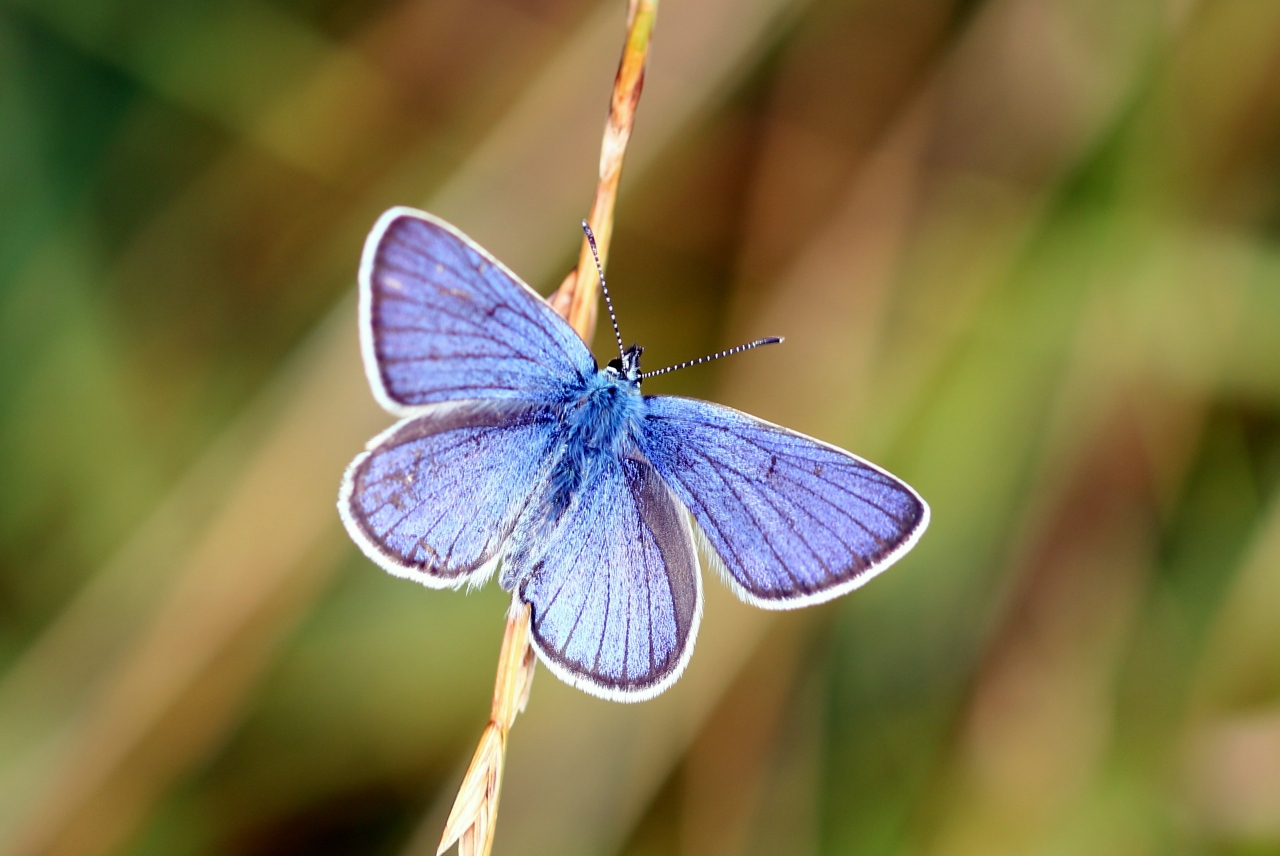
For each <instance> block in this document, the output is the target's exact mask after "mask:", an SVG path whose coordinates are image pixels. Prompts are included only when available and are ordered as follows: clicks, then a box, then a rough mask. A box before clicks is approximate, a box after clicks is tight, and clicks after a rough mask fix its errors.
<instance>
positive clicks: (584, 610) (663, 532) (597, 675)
mask: <svg viewBox="0 0 1280 856" xmlns="http://www.w3.org/2000/svg"><path fill="white" fill-rule="evenodd" d="M519 537H520V536H519V535H517V536H516V538H515V539H513V540H518V539H519ZM525 537H526V538H527V539H528V541H527V542H526V543H523V544H513V545H512V551H513V554H514V555H515V556H516V557H518V558H514V559H513V562H515V563H518V564H519V565H520V567H518V568H516V569H515V570H514V573H513V576H515V577H516V578H517V579H518V582H517V583H516V591H515V596H516V597H517V598H519V599H521V600H523V601H524V602H525V603H528V604H529V605H530V606H531V607H532V625H531V628H532V639H533V644H534V646H535V648H536V649H537V650H538V653H539V655H540V656H541V657H542V660H543V662H544V663H546V665H547V666H548V667H549V668H550V669H551V670H552V671H553V672H555V673H556V674H557V675H558V676H559V677H560V678H562V679H563V680H565V681H567V682H568V683H570V684H573V685H574V686H576V687H578V688H580V689H582V690H585V691H586V692H589V693H591V694H593V695H597V696H600V697H602V698H607V699H612V700H614V701H641V700H643V699H647V698H651V697H653V696H655V695H657V694H658V693H660V692H662V691H663V690H664V689H666V688H667V687H668V686H670V685H671V684H672V683H673V682H674V681H675V680H676V678H678V677H679V676H680V673H681V672H682V671H683V669H684V666H685V664H686V663H687V662H688V659H689V656H690V654H691V653H692V652H693V643H694V639H695V637H696V635H697V630H698V621H699V618H700V616H701V610H702V583H701V578H700V575H699V572H698V560H697V553H696V551H695V549H694V545H693V536H692V532H691V530H690V527H689V523H688V517H687V515H686V514H685V513H684V510H683V509H682V508H681V507H680V505H679V503H678V502H677V501H676V499H675V498H674V497H673V496H672V494H671V491H670V490H669V489H668V488H667V486H666V485H665V484H664V483H663V481H662V479H661V477H659V476H658V474H657V473H656V472H655V471H654V469H653V468H652V467H651V466H650V465H649V463H648V462H646V461H644V460H642V459H639V458H635V457H624V458H621V459H613V458H610V459H609V460H608V461H607V463H605V464H604V465H603V466H602V467H601V468H600V469H599V470H598V471H597V473H596V475H595V477H594V478H593V479H592V480H591V482H590V483H588V484H586V485H584V486H583V487H582V490H581V492H580V494H579V496H578V498H577V500H576V501H575V503H574V504H573V505H572V507H571V508H569V509H568V510H567V511H566V512H565V513H564V514H563V515H562V516H561V517H560V518H559V519H558V520H555V521H552V522H551V523H550V525H549V527H545V528H541V529H540V528H536V527H535V528H532V529H530V530H529V532H528V533H526V535H525ZM505 573H506V572H504V574H505Z"/></svg>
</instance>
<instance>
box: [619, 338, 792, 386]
mask: <svg viewBox="0 0 1280 856" xmlns="http://www.w3.org/2000/svg"><path fill="white" fill-rule="evenodd" d="M781 342H782V337H781V336H766V337H765V338H763V339H756V340H755V341H754V342H747V344H745V345H739V346H738V347H736V348H729V349H728V350H727V351H721V352H720V353H718V354H712V355H711V356H709V357H698V359H696V360H689V361H687V362H683V363H680V364H679V365H675V366H668V367H667V368H665V369H658V370H657V371H656V372H642V373H641V374H640V377H641V378H642V379H643V378H647V377H654V376H655V375H660V374H666V373H667V372H676V371H680V369H687V368H691V367H693V366H700V365H702V364H703V363H709V362H711V361H712V360H718V359H720V358H721V357H732V356H733V355H734V354H741V353H742V352H743V351H750V350H751V349H752V348H758V347H760V346H761V345H777V344H780V343H781Z"/></svg>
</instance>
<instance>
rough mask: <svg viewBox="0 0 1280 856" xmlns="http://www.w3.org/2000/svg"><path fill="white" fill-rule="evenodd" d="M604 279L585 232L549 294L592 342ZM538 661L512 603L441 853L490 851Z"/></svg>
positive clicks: (621, 69) (620, 149)
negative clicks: (484, 713) (506, 770)
mask: <svg viewBox="0 0 1280 856" xmlns="http://www.w3.org/2000/svg"><path fill="white" fill-rule="evenodd" d="M657 14H658V0H631V2H630V5H629V7H628V9H627V41H626V45H625V46H624V47H623V49H622V61H621V62H620V63H619V64H618V73H617V75H616V76H615V77H614V81H613V96H612V97H611V98H610V100H609V118H608V120H607V122H606V123H605V128H604V140H603V141H602V142H601V145H600V180H599V183H598V184H597V186H596V196H595V200H594V201H593V202H592V205H591V215H590V217H588V222H589V223H590V224H591V229H592V231H593V232H594V233H595V237H596V246H597V249H598V250H599V253H600V264H601V265H602V266H603V265H604V264H606V263H607V261H608V258H609V241H610V238H612V237H613V208H614V203H615V202H616V201H617V198H618V180H619V178H621V176H622V158H623V156H624V155H625V154H626V150H627V142H628V141H629V140H630V139H631V128H632V125H633V124H634V122H635V115H636V104H637V103H638V102H639V101H640V90H641V89H642V88H643V86H644V70H645V63H646V61H647V59H648V55H649V37H650V35H651V34H652V33H653V23H654V19H655V18H656V17H657ZM599 291H600V277H599V275H598V274H597V273H596V268H595V262H594V260H593V259H592V257H591V247H590V244H588V242H587V240H586V236H585V235H584V236H583V240H582V249H581V251H580V252H579V254H578V266H577V267H576V268H575V269H574V270H573V271H571V272H570V273H569V275H568V276H567V277H565V280H564V282H563V283H561V285H560V288H559V289H557V290H556V292H555V294H553V295H552V296H551V298H550V303H551V306H552V307H553V308H554V309H555V310H556V311H557V312H558V313H560V315H562V316H563V317H564V318H565V319H566V320H567V321H568V322H569V324H570V325H571V326H572V327H573V329H574V330H575V331H576V332H577V333H578V335H579V336H581V337H582V339H583V341H585V342H590V341H591V335H592V333H594V332H595V327H596V304H597V303H598V301H599ZM536 663H537V658H536V657H535V656H534V653H533V648H532V647H531V646H530V644H529V607H528V605H526V604H517V605H513V606H512V608H511V610H510V611H509V612H508V613H507V625H506V630H505V631H504V633H503V636H502V651H501V653H500V654H499V655H498V675H497V679H496V681H495V683H494V687H493V706H492V708H491V709H490V713H489V724H488V725H487V726H485V729H484V733H483V734H482V735H481V736H480V744H479V745H478V746H477V747H476V752H475V755H474V756H472V758H471V765H470V766H469V767H468V768H467V773H466V775H465V776H463V778H462V785H461V786H460V787H459V788H458V796H457V797H456V798H455V800H454V803H453V809H452V810H451V811H450V812H449V820H448V821H447V822H446V823H445V827H444V833H443V835H442V836H441V838H440V848H439V849H438V850H437V853H444V852H445V851H446V850H448V849H449V848H450V847H451V846H453V844H454V842H457V844H458V856H489V852H490V850H491V849H492V848H493V836H494V831H495V829H496V827H497V820H498V796H499V791H500V790H501V787H502V768H503V764H504V761H505V759H506V754H507V734H508V733H509V732H510V730H511V726H512V725H513V724H514V723H515V719H516V716H517V715H518V714H519V713H520V712H521V711H523V710H524V707H525V704H526V703H527V702H528V700H529V689H530V687H531V686H532V685H533V672H534V667H535V665H536Z"/></svg>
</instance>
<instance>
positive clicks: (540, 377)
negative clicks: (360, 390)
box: [359, 208, 595, 415]
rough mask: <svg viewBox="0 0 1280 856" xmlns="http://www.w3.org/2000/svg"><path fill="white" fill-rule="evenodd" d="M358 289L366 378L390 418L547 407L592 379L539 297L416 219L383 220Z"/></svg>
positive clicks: (471, 248) (462, 238)
mask: <svg viewBox="0 0 1280 856" xmlns="http://www.w3.org/2000/svg"><path fill="white" fill-rule="evenodd" d="M359 279H360V339H361V348H362V350H363V353H364V361H365V370H366V372H367V373H368V376H369V383H370V385H371V386H372V387H373V391H374V395H375V396H377V398H378V401H379V403H381V404H382V405H383V407H385V408H386V409H387V410H389V411H391V412H392V413H396V414H399V415H410V414H412V413H416V412H418V411H420V410H421V409H422V408H424V407H427V406H431V405H434V404H438V403H440V402H449V401H462V400H481V399H482V400H494V399H503V400H511V401H526V402H531V401H543V402H545V401H548V400H551V399H554V398H555V397H556V396H557V395H558V394H559V392H560V390H561V389H562V388H563V387H564V385H565V384H572V383H575V382H580V381H581V379H582V378H584V377H586V376H587V375H588V374H589V373H592V372H594V371H595V362H594V361H593V360H592V358H591V352H590V351H589V350H588V349H587V346H586V345H585V344H584V343H583V342H582V340H581V339H580V338H578V335H577V334H576V333H574V332H573V329H572V328H571V327H570V326H569V325H568V324H567V323H565V321H564V319H562V318H561V317H560V316H558V315H557V314H556V313H555V312H554V311H553V310H552V309H551V307H550V306H548V305H547V303H546V302H545V301H544V300H543V299H542V298H541V297H539V296H538V295H537V294H536V293H535V292H534V291H533V290H532V289H531V288H529V286H527V285H525V284H524V283H523V282H521V281H520V279H519V278H517V277H516V275H515V274H513V273H512V272H511V271H509V270H508V269H507V268H506V267H505V266H504V265H503V264H502V263H501V262H499V261H498V260H497V259H495V258H494V257H493V256H491V255H490V254H489V253H488V252H487V251H485V250H484V248H482V247H480V246H479V245H478V244H476V243H475V242H474V241H472V240H471V239H470V238H468V237H467V236H466V235H463V234H462V233H461V232H459V231H458V230H457V229H455V228H454V227H453V226H451V225H449V224H448V223H445V222H444V221H443V220H440V219H438V218H436V217H433V216H431V215H430V214H427V213H425V212H423V211H415V210H414V209H411V208H393V209H391V210H390V211H388V212H386V213H385V214H383V215H382V217H381V218H380V219H379V220H378V222H377V224H376V225H375V226H374V228H373V231H372V232H371V233H370V234H369V238H368V240H367V241H366V242H365V249H364V255H363V257H362V258H361V261H360V275H359Z"/></svg>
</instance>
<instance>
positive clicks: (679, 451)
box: [338, 208, 929, 702]
mask: <svg viewBox="0 0 1280 856" xmlns="http://www.w3.org/2000/svg"><path fill="white" fill-rule="evenodd" d="M584 228H585V224H584ZM587 235H588V238H592V236H591V233H590V230H589V229H587ZM591 244H592V249H593V250H594V249H595V246H594V239H593V238H592V240H591ZM598 264H599V260H598V257H597V265H598ZM600 279H601V284H602V286H604V276H603V272H601V277H600ZM359 285H360V307H359V310H360V342H361V349H362V353H363V357H364V365H365V370H366V373H367V374H368V377H369V384H370V386H371V387H372V389H373V394H374V396H375V397H376V398H377V400H378V402H379V403H380V404H381V405H382V406H383V407H384V408H386V409H387V410H388V411H390V412H391V413H392V414H394V415H395V416H398V417H401V419H400V421H399V422H397V423H396V424H394V425H392V426H391V427H390V428H388V429H387V430H386V431H384V432H383V433H382V434H380V435H378V436H377V437H375V438H374V439H373V440H372V441H370V442H369V444H368V447H367V450H366V451H365V452H364V453H362V454H360V455H359V456H358V457H357V458H356V459H355V460H354V461H353V462H352V463H351V465H350V467H349V468H348V469H347V471H346V474H345V476H344V477H343V481H342V487H341V491H340V493H339V499H338V510H339V512H340V514H341V516H342V520H343V523H344V524H345V525H346V528H347V531H348V532H349V533H350V534H351V537H352V538H353V539H354V540H355V542H356V543H357V544H358V545H359V546H360V548H361V550H362V551H363V552H364V553H365V555H367V556H368V557H369V558H370V559H372V560H373V561H374V562H376V563H377V564H378V565H380V566H382V567H383V568H385V569H386V570H387V571H389V572H391V573H392V574H395V575H396V576H399V577H405V578H407V579H411V580H415V581H417V582H419V583H422V584H423V585H426V586H428V587H431V588H457V587H460V586H463V585H467V586H479V585H482V584H483V583H485V582H486V581H487V580H488V579H489V578H490V577H491V576H492V575H493V574H494V572H495V571H496V570H497V569H498V567H499V565H500V566H501V572H500V574H499V583H500V584H501V586H502V588H503V589H504V590H507V591H510V592H511V593H512V597H513V601H514V603H517V604H519V603H523V604H528V606H529V607H530V610H531V613H530V638H531V643H532V645H533V647H534V649H535V650H536V651H537V653H538V656H539V658H540V659H541V660H542V662H543V663H544V664H545V665H546V666H547V668H549V669H550V670H551V671H552V672H553V673H554V674H555V675H557V676H558V677H559V678H561V679H562V680H564V681H566V682H568V683H569V684H572V685H573V686H575V687H578V688H580V689H582V690H584V691H586V692H588V693H591V694H593V695H596V696H600V697H602V698H606V699H612V700H615V701H628V702H630V701H640V700H643V699H647V698H651V697H653V696H656V695H657V694H659V693H661V692H662V691H663V690H665V689H666V688H667V687H669V686H671V685H672V684H673V683H674V682H675V681H676V679H677V678H679V677H680V674H681V672H682V671H683V670H684V668H685V665H686V664H687V663H688V662H689V657H690V655H691V654H692V653H693V646H694V640H695V638H696V637H697V633H698V623H699V620H700V618H701V614H702V598H703V595H702V578H701V572H700V570H699V565H698V551H697V549H696V547H695V545H696V544H697V543H699V542H700V543H701V545H702V547H703V550H702V552H703V554H704V555H706V556H707V557H708V558H709V560H710V561H711V563H712V564H713V565H714V566H716V567H717V569H718V570H719V571H720V574H721V576H722V577H723V578H724V580H725V581H726V582H727V583H728V585H729V586H730V588H732V589H733V591H734V592H735V593H736V594H737V595H738V596H739V597H740V598H741V599H742V600H744V601H746V602H747V603H749V604H754V605H755V606H759V607H763V608H765V609H792V608H795V607H800V606H806V605H809V604H815V603H821V602H823V601H827V600H830V599H832V598H835V597H838V596H840V595H842V594H845V593H846V592H849V591H851V590H853V589H855V588H858V587H859V586H861V585H863V584H864V583H866V582H867V581H868V580H870V579H871V578H872V577H874V576H875V575H876V574H878V573H880V572H881V571H883V570H884V569H885V568H887V567H889V565H891V564H893V563H894V562H895V561H897V560H898V559H899V558H901V557H902V556H903V555H904V554H905V553H906V552H907V551H908V550H910V549H911V548H912V547H913V546H914V545H915V543H916V541H917V540H919V538H920V536H921V534H922V533H923V532H924V530H925V527H926V526H927V525H928V522H929V506H928V505H927V504H926V503H925V501H924V500H923V499H922V498H921V497H920V495H919V494H917V493H916V492H915V491H914V490H912V489H911V488H910V487H909V486H908V485H907V484H905V483H904V482H902V481H900V480H899V479H897V478H895V477H894V476H892V475H890V474H889V473H887V472H886V471H884V470H883V469H881V468H880V467H877V466H875V465H874V464H871V463H869V462H867V461H864V460H863V459H861V458H859V457H857V456H855V455H852V454H850V453H848V452H846V451H844V450H842V449H839V448H836V447H835V446H832V445H829V444H827V443H823V442H821V441H819V440H814V439H812V438H810V437H806V436H804V435H802V434H798V433H796V432H794V431H790V430H788V429H786V428H782V427H779V426H777V425H773V424H771V423H769V422H765V421H764V420H761V419H757V418H755V417H753V416H749V415H747V414H745V413H742V412H739V411H737V410H732V409H730V408H728V407H723V406H721V405H718V404H712V403H710V402H707V401H700V400H697V399H690V398H680V397H676V396H668V395H657V396H648V395H644V394H642V393H641V385H642V382H643V381H644V379H645V378H646V377H651V376H653V375H654V374H660V373H661V372H648V373H646V372H642V371H641V369H640V357H641V353H642V349H641V348H640V347H638V346H635V345H632V346H631V347H629V348H623V347H622V337H621V334H620V333H619V332H618V324H617V320H616V317H615V316H614V314H613V306H612V303H611V302H608V288H607V286H604V287H603V291H604V295H605V298H606V301H607V302H608V308H609V316H610V319H611V320H612V321H613V327H614V333H615V336H616V338H617V340H618V350H619V357H618V358H617V359H615V360H612V361H610V362H609V363H608V364H607V365H606V366H604V367H603V368H600V367H599V365H598V364H597V363H596V361H595V359H594V358H593V357H592V355H591V351H590V350H589V349H588V347H587V345H586V344H585V343H584V342H583V341H582V339H581V338H579V337H578V335H577V334H576V333H575V332H574V330H573V329H572V328H571V327H570V326H569V325H568V324H567V323H566V322H565V321H564V319H562V318H561V317H560V316H559V315H557V314H556V313H555V311H553V310H552V309H551V307H550V306H549V305H548V304H547V303H546V302H545V301H544V300H543V299H542V298H541V297H540V296H539V295H538V294H537V293H536V292H535V291H533V289H531V288H529V286H527V285H525V284H524V283H523V282H522V281H521V280H520V279H519V278H518V277H516V275H515V274H513V273H512V272H511V271H510V270H508V269H507V268H506V267H504V266H503V265H502V263H501V262H499V261H498V260H497V259H495V258H494V257H493V256H491V255H489V253H487V252H486V251H485V250H484V249H482V248H481V247H480V246H479V245H477V244H476V243H475V242H473V241H472V240H470V239H469V238H467V237H466V236H465V235H463V234H462V233H461V232H459V231H458V230H457V229H455V228H454V227H452V226H450V225H449V224H448V223H445V222H444V221H442V220H440V219H438V218H436V217H433V216H432V215H430V214H426V213H424V212H421V211H416V210H413V209H410V208H393V209H391V210H390V211H387V212H386V213H385V214H383V215H382V217H381V218H380V219H379V220H378V222H377V224H376V225H375V226H374V228H373V230H372V232H371V233H370V235H369V238H368V240H367V241H366V243H365V248H364V253H363V256H362V258H361V262H360V274H359ZM777 341H780V340H778V339H763V340H760V341H758V342H753V343H751V344H749V345H743V346H740V347H738V348H734V349H731V350H730V351H726V352H722V353H721V354H717V355H714V357H705V358H703V359H702V360H693V361H690V362H689V363H682V364H680V365H679V366H673V367H671V368H670V369H664V370H662V371H663V372H665V371H673V370H675V369H678V368H684V367H685V366H688V365H694V364H697V363H700V362H704V361H705V360H707V359H713V358H715V357H719V356H724V355H727V354H729V353H736V352H738V351H741V350H746V349H747V348H751V347H756V346H758V345H762V344H771V343H773V342H777Z"/></svg>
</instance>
